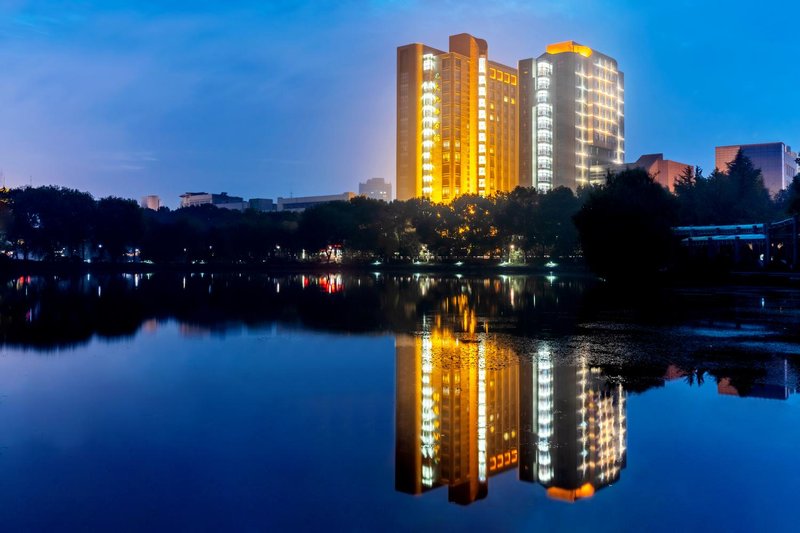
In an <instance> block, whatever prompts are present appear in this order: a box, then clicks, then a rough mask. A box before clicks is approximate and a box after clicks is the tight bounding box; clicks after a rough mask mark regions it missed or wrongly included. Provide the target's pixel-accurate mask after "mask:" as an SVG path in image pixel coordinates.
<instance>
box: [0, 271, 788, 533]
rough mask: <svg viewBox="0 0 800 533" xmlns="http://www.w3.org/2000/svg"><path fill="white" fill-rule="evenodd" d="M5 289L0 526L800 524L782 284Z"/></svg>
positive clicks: (532, 281) (518, 280)
mask: <svg viewBox="0 0 800 533" xmlns="http://www.w3.org/2000/svg"><path fill="white" fill-rule="evenodd" d="M0 281H2V286H1V287H0V342H1V343H2V347H1V348H0V529H2V530H4V531H18V530H26V531H29V530H47V531H54V530H106V531H120V530H136V531H142V530H167V529H168V530H184V531H185V530H189V531H206V530H211V531H219V530H233V531H264V530H271V531H275V530H310V529H325V530H365V531H376V530H420V529H421V530H434V529H435V530H443V529H446V530H457V529H469V530H478V529H484V530H492V531H494V530H522V529H525V530H529V531H551V530H568V531H576V530H591V531H595V532H598V531H643V530H644V531H654V530H663V531H675V530H681V531H684V530H701V529H702V530H705V531H708V530H712V531H714V530H727V531H740V530H741V531H754V530H775V531H796V530H797V528H798V527H800V522H799V520H800V518H798V513H797V506H798V504H799V503H800V496H799V495H798V492H797V487H798V481H799V480H800V396H799V395H798V394H797V390H798V375H800V292H798V291H793V290H788V289H775V288H725V289H714V290H712V289H686V290H652V289H644V288H642V289H640V290H633V291H631V292H630V293H628V294H618V293H616V292H615V291H613V290H611V289H609V288H607V287H605V286H603V285H602V284H600V283H598V282H595V281H593V280H592V279H590V278H580V277H568V276H558V275H550V276H500V275H491V276H486V277H470V276H467V275H464V276H463V277H462V276H456V275H425V274H413V275H412V274H406V275H389V274H380V273H375V274H363V275H346V274H330V275H319V274H307V275H280V276H270V275H263V274H241V275H239V274H225V275H209V274H206V275H200V274H194V275H191V274H187V275H185V276H184V275H182V274H180V275H179V274H173V273H159V274H151V275H146V274H145V275H119V276H94V275H91V276H84V277H78V278H72V277H70V278H61V277H52V276H49V277H19V278H13V279H3V280H0Z"/></svg>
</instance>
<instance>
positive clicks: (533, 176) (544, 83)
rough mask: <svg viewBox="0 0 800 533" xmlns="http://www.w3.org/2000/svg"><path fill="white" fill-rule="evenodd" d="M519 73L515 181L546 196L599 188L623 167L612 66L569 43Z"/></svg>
mask: <svg viewBox="0 0 800 533" xmlns="http://www.w3.org/2000/svg"><path fill="white" fill-rule="evenodd" d="M519 71H520V73H521V74H520V95H519V98H520V106H521V109H522V110H521V112H520V128H519V130H520V139H521V141H520V142H521V145H520V163H519V173H520V182H521V183H523V184H525V185H532V186H535V187H537V188H538V189H539V190H540V191H548V190H551V189H553V188H555V187H559V186H566V187H570V188H572V189H575V188H577V187H580V186H582V185H588V184H599V183H603V182H604V181H605V176H606V173H607V170H608V169H609V168H611V167H612V166H613V165H615V164H617V165H618V164H621V163H622V162H623V161H624V160H625V119H624V106H625V98H624V94H625V93H624V85H625V83H624V76H623V74H622V72H620V71H619V69H618V68H617V62H616V60H614V59H612V58H611V57H609V56H607V55H604V54H601V53H599V52H597V51H595V50H592V49H591V48H589V47H588V46H582V45H580V44H578V43H575V42H573V41H567V42H563V43H557V44H552V45H550V46H548V47H547V51H546V52H545V53H544V54H543V55H541V56H539V57H538V58H537V59H524V60H522V61H520V63H519Z"/></svg>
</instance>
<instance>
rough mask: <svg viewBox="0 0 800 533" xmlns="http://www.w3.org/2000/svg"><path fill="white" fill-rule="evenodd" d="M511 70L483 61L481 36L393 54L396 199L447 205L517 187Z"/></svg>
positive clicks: (454, 37)
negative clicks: (464, 196) (444, 46)
mask: <svg viewBox="0 0 800 533" xmlns="http://www.w3.org/2000/svg"><path fill="white" fill-rule="evenodd" d="M517 99H518V91H517V70H516V69H514V68H511V67H507V66H505V65H501V64H499V63H495V62H493V61H490V60H489V56H488V46H487V44H486V41H484V40H483V39H476V38H475V37H472V36H471V35H468V34H466V33H462V34H459V35H452V36H450V51H449V52H443V51H441V50H437V49H435V48H431V47H429V46H426V45H424V44H409V45H406V46H401V47H399V48H398V49H397V199H398V200H407V199H409V198H415V197H425V198H428V199H430V200H432V201H434V202H448V201H451V200H453V199H454V198H456V197H457V196H460V195H462V194H479V195H481V196H488V195H491V194H493V193H495V192H498V191H510V190H512V189H513V188H514V187H516V186H517V185H518V183H519V180H518V179H517V173H518V164H517V159H518V155H517V153H518V126H517V122H518V119H517Z"/></svg>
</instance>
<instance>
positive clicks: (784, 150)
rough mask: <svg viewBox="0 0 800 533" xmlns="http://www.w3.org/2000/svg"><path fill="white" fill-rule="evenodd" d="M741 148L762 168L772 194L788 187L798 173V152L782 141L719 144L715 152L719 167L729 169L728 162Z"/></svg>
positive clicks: (762, 173)
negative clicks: (730, 144)
mask: <svg viewBox="0 0 800 533" xmlns="http://www.w3.org/2000/svg"><path fill="white" fill-rule="evenodd" d="M739 150H741V151H742V153H743V154H744V155H745V156H747V157H748V158H749V159H750V161H752V162H753V166H754V167H756V168H760V169H761V175H762V176H763V177H764V186H765V187H766V188H767V189H768V190H769V193H770V194H772V195H775V194H777V193H778V192H779V191H780V190H781V189H785V188H786V187H788V186H789V184H790V183H791V182H792V178H794V177H795V176H796V175H797V161H796V159H797V152H793V151H792V148H791V147H790V146H788V145H786V144H785V143H781V142H777V143H763V144H735V145H732V146H717V148H716V153H715V155H716V166H717V168H718V169H719V170H721V171H723V172H725V171H727V170H728V163H730V162H731V161H733V160H734V159H735V158H736V154H737V153H738V152H739Z"/></svg>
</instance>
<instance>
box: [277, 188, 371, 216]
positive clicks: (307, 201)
mask: <svg viewBox="0 0 800 533" xmlns="http://www.w3.org/2000/svg"><path fill="white" fill-rule="evenodd" d="M355 197H356V193H354V192H345V193H342V194H329V195H327V196H297V197H295V198H282V197H280V196H279V197H278V211H294V212H298V213H299V212H302V211H305V210H306V209H308V208H309V207H314V206H316V205H320V204H326V203H328V202H349V201H350V200H352V199H353V198H355Z"/></svg>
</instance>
